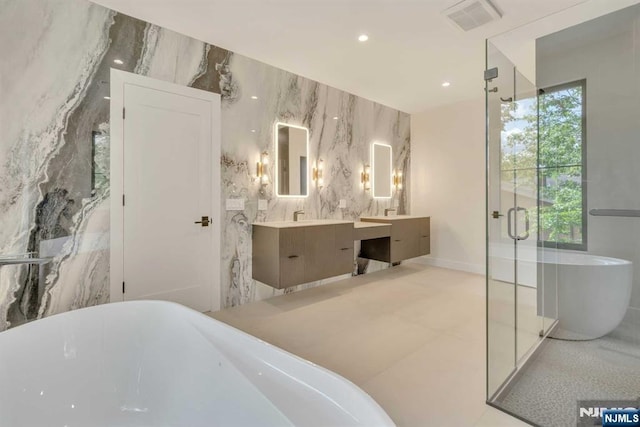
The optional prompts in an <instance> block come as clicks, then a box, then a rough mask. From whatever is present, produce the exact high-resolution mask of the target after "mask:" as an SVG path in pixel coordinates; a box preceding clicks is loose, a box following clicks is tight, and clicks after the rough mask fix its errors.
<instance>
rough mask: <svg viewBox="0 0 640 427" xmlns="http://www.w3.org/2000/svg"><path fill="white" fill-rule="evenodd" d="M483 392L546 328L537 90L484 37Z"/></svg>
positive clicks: (495, 387) (495, 385) (494, 387)
mask: <svg viewBox="0 0 640 427" xmlns="http://www.w3.org/2000/svg"><path fill="white" fill-rule="evenodd" d="M487 70H488V72H487V75H486V76H485V78H486V81H487V84H486V107H487V110H486V112H487V125H486V126H487V128H486V129H487V135H486V136H487V153H486V154H487V210H488V216H487V398H488V400H489V401H491V400H492V399H491V398H492V396H494V395H495V394H496V393H497V392H499V391H500V389H501V387H502V385H504V384H505V382H506V381H507V380H508V379H509V378H510V377H511V376H512V374H513V373H514V372H515V371H516V369H517V367H518V364H519V363H520V362H521V361H522V360H523V358H525V357H526V356H527V355H528V354H529V352H530V351H531V349H532V348H534V347H535V345H536V344H537V343H538V342H539V339H540V332H541V331H542V330H543V329H544V325H543V319H542V317H541V316H540V315H539V313H538V312H539V310H538V302H537V294H538V291H539V290H542V288H543V281H542V280H541V275H540V274H539V271H540V270H539V265H540V264H539V263H538V258H539V256H540V255H539V252H540V250H541V249H539V248H538V232H537V229H538V228H537V213H538V208H539V195H538V174H539V168H538V132H537V130H538V120H537V117H538V114H537V113H538V106H537V99H538V98H537V91H536V87H535V85H534V84H532V83H531V82H529V81H528V80H527V79H526V78H525V77H524V76H523V75H522V74H521V73H520V72H519V71H518V70H517V69H516V67H515V66H514V64H513V63H512V62H511V61H510V60H509V59H508V58H507V57H506V56H505V55H503V54H502V53H501V52H500V51H499V50H498V49H497V48H496V47H495V46H493V45H491V44H490V43H488V44H487Z"/></svg>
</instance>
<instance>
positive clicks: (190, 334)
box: [0, 301, 393, 427]
mask: <svg viewBox="0 0 640 427" xmlns="http://www.w3.org/2000/svg"><path fill="white" fill-rule="evenodd" d="M87 313H88V316H87ZM123 313H124V315H123ZM120 316H123V317H124V319H119V317H120ZM89 317H90V318H91V319H89ZM70 325H71V326H70ZM136 326H137V327H136ZM65 328H66V329H65ZM69 328H72V329H73V328H76V329H75V330H73V331H69ZM49 329H51V330H49ZM123 330H126V331H129V330H131V332H130V333H129V335H127V336H125V337H123V340H122V342H120V341H118V338H119V337H120V335H119V334H120V333H121V331H123ZM87 331H89V333H91V334H92V335H91V336H90V337H89V338H88V339H86V340H84V341H83V339H84V338H86V336H85V335H86V334H87ZM176 331H177V332H179V333H182V335H186V337H185V336H177V335H176V336H174V335H172V334H176ZM196 335H197V336H199V337H200V338H196ZM34 337H35V338H38V339H37V340H35V341H34V340H33V339H30V338H34ZM61 337H64V340H63V341H61ZM139 338H141V340H140V339H139ZM109 340H111V341H112V342H118V343H120V344H123V343H124V345H121V346H116V347H117V348H114V347H109V346H108V345H103V347H101V348H100V349H95V348H93V349H91V348H90V347H89V345H90V344H91V342H93V343H94V344H95V343H96V342H98V343H103V342H104V341H107V342H108V341H109ZM113 340H115V341H113ZM141 341H142V342H141ZM174 341H175V345H174V346H175V347H176V348H177V349H178V350H176V351H177V353H176V354H178V356H182V357H183V358H184V356H185V355H187V356H189V357H187V359H186V360H188V361H189V363H186V364H184V363H182V362H180V358H179V357H175V355H173V357H174V358H176V360H178V363H177V364H176V366H174V365H170V368H169V369H165V366H167V365H166V363H167V361H172V360H171V359H172V354H173V353H174V351H173V350H172V349H171V345H173V343H174ZM87 342H89V344H87ZM158 342H160V344H158ZM163 342H164V344H163ZM52 343H53V345H52ZM167 343H169V346H167ZM185 343H186V347H184V346H183V345H185ZM190 343H195V345H196V347H197V348H198V352H197V353H189V351H188V348H187V347H188V346H189V345H190ZM13 344H19V345H20V346H21V347H28V348H15V347H16V346H14V345H13ZM49 345H52V347H54V348H52V349H50V350H51V354H42V355H41V357H40V359H42V362H43V363H42V364H43V365H46V368H43V367H42V366H38V364H33V366H34V367H33V368H32V369H31V371H28V372H27V373H28V375H24V376H21V375H18V376H16V375H12V373H14V374H15V371H14V370H13V368H12V369H9V368H8V367H7V366H6V365H5V366H0V381H1V382H2V383H4V384H7V383H8V384H9V385H11V381H9V382H7V379H9V380H11V379H12V378H13V379H14V382H20V381H21V380H24V384H23V385H24V386H25V387H24V389H25V390H26V389H29V390H32V391H33V389H35V388H37V389H38V390H40V389H41V386H42V390H46V391H47V398H49V399H51V396H53V398H55V397H65V393H67V394H69V396H71V395H73V396H75V397H73V399H80V400H82V399H84V401H83V402H82V403H81V405H79V406H78V407H77V408H76V410H75V411H76V412H77V411H78V408H82V405H84V407H85V410H86V407H87V406H88V404H95V406H96V408H94V409H95V410H94V411H93V412H94V413H97V414H98V413H103V412H104V413H106V414H107V415H106V416H105V417H106V418H104V419H93V418H86V417H85V418H84V419H82V420H81V421H80V422H78V421H77V419H76V420H75V422H74V421H73V420H71V421H69V420H68V419H67V418H65V417H66V415H65V416H62V415H60V414H58V413H57V412H56V410H58V409H59V408H58V407H57V406H55V407H53V410H48V411H47V410H46V408H39V411H38V410H36V411H33V410H31V411H28V410H27V411H24V410H23V411H22V414H24V413H25V412H27V413H31V415H34V416H35V415H37V414H34V412H43V413H45V414H47V416H46V418H43V419H42V420H41V421H34V420H33V419H32V418H29V416H27V417H26V419H23V418H21V416H22V414H17V413H12V402H11V400H13V398H16V397H17V396H16V395H15V394H16V393H18V391H17V390H18V388H20V387H22V385H20V387H18V386H19V384H14V387H11V388H12V389H13V390H14V391H16V393H13V394H8V393H7V390H6V389H5V390H4V391H0V413H2V418H3V419H5V420H6V421H7V422H9V424H8V425H11V426H12V427H13V426H29V427H32V426H36V425H49V424H52V423H53V424H58V423H62V424H60V425H64V424H69V425H83V424H84V425H87V423H89V424H90V425H97V426H103V425H104V426H107V425H123V424H126V425H135V426H137V425H145V426H147V425H151V426H152V425H176V426H177V425H192V426H200V425H203V426H204V425H210V424H211V422H220V420H219V419H218V420H211V419H207V422H204V421H203V419H201V418H198V419H188V420H187V421H184V419H185V418H184V417H185V416H187V417H188V416H189V415H190V413H189V412H184V410H183V409H182V407H180V406H179V404H178V403H174V400H175V401H178V402H183V403H185V404H186V405H187V406H189V405H193V404H194V402H195V404H198V403H200V404H202V405H201V406H202V407H204V408H205V409H206V410H208V411H211V410H213V409H211V408H210V406H212V405H215V404H218V405H219V406H220V405H222V404H223V403H218V402H215V401H212V400H211V399H212V398H213V397H215V396H222V397H223V398H227V400H229V399H231V397H228V396H227V394H218V395H216V394H215V392H218V393H220V392H221V390H222V391H223V392H224V391H225V389H224V387H226V384H231V385H232V387H230V388H231V389H234V388H235V389H236V390H232V391H235V392H236V394H235V396H240V395H241V396H245V392H242V393H240V394H238V390H237V388H238V387H240V386H238V387H236V380H237V383H238V384H240V385H241V386H242V387H245V386H247V385H248V387H249V388H248V389H242V390H246V392H247V393H248V394H247V398H246V399H244V398H243V399H236V400H235V401H232V402H227V405H228V406H230V407H231V408H229V407H222V410H221V411H222V412H225V411H226V412H229V411H232V410H233V409H234V408H233V407H234V405H235V406H238V407H239V406H242V405H247V404H248V406H246V408H245V409H244V411H245V412H247V409H250V411H249V415H247V419H249V418H250V415H251V411H254V409H255V408H254V407H253V406H251V405H252V404H253V403H255V402H256V399H253V397H256V398H257V400H258V403H260V402H262V404H260V405H261V406H260V405H259V407H258V408H257V410H256V413H258V412H259V410H262V411H263V413H264V410H267V415H268V413H269V412H271V413H272V415H274V413H273V411H271V410H269V408H270V407H271V406H270V405H269V404H271V405H272V406H273V407H274V408H275V409H277V412H278V413H281V414H282V416H283V417H284V419H286V420H289V421H288V422H284V419H282V418H278V416H277V414H275V415H274V416H273V417H271V416H267V417H266V418H265V422H262V423H261V425H287V424H291V425H330V424H332V423H334V424H341V425H380V426H392V425H393V422H392V421H391V419H390V418H389V417H388V415H387V414H386V413H385V412H384V411H383V410H382V408H380V406H379V405H378V404H377V403H376V402H375V401H374V400H373V399H372V398H371V397H370V396H369V395H368V394H366V393H365V392H364V391H362V390H361V389H360V388H358V387H357V386H356V385H355V384H353V383H351V382H350V381H348V380H347V379H345V378H343V377H341V376H339V375H337V374H335V373H333V372H331V371H329V370H327V369H325V368H322V367H320V366H317V365H316V364H314V363H312V362H309V361H306V360H304V359H302V358H300V357H298V356H296V355H293V354H290V353H287V352H286V351H284V350H282V349H280V348H278V347H275V346H273V345H271V344H269V343H266V342H264V341H262V340H260V339H259V338H256V337H254V336H251V335H249V334H247V333H245V332H242V331H240V330H238V329H236V328H233V327H232V326H229V325H227V324H225V323H223V322H220V321H218V320H216V319H213V318H211V317H209V316H207V315H205V314H202V313H198V312H196V311H193V310H191V309H189V308H187V307H184V306H181V305H179V304H175V303H171V302H164V301H132V302H123V303H113V304H104V305H99V306H95V307H89V308H83V309H79V310H75V311H71V312H65V313H61V314H58V315H54V316H51V317H49V318H45V319H43V320H39V321H35V322H31V323H28V324H25V325H21V326H18V327H16V328H13V329H10V330H8V331H5V332H2V333H0V362H12V363H13V364H14V365H15V364H19V363H21V361H24V363H30V362H33V360H40V359H38V354H35V355H34V354H33V353H35V352H36V351H41V350H42V349H43V348H46V347H47V346H49ZM158 345H160V347H158ZM163 346H164V347H163ZM198 346H199V347H198ZM3 347H4V348H3ZM104 349H107V350H110V349H113V351H107V353H109V354H108V355H105V354H104ZM158 349H161V350H164V351H167V352H168V353H169V356H166V355H165V354H164V351H158ZM203 349H204V350H203ZM136 351H137V352H138V357H139V355H140V354H143V355H146V356H149V355H151V356H152V357H150V358H149V360H147V362H148V363H147V365H144V363H142V364H141V365H140V363H141V361H140V360H142V359H140V360H138V359H136V354H135V352H136ZM21 352H22V353H24V355H26V357H24V358H21V357H20V356H21V354H20V353H21ZM92 352H93V354H91V353H92ZM67 353H68V354H67ZM88 353H89V354H90V355H91V357H95V359H97V362H94V363H95V364H96V366H99V367H100V369H101V370H104V369H105V366H107V367H108V366H110V365H113V366H122V367H123V369H124V370H125V372H108V374H109V375H103V376H99V375H98V374H96V371H98V370H97V369H95V367H96V366H92V365H91V364H90V362H92V361H93V359H91V357H88V356H87V354H88ZM209 353H211V354H209ZM69 355H70V357H67V356H69ZM156 355H158V356H157V357H156ZM76 356H77V359H78V360H77V361H76V360H74V359H75V358H76ZM83 356H84V360H83V359H82V357H83ZM165 356H166V357H165ZM192 356H193V357H192ZM102 358H104V359H107V360H106V363H105V361H104V360H102ZM191 358H195V361H194V362H193V363H190V362H191ZM198 358H200V359H202V358H205V359H204V360H205V364H206V363H209V364H210V366H208V365H207V366H204V368H203V369H204V371H202V372H204V373H205V374H207V373H208V371H211V372H213V371H216V372H219V374H216V375H219V376H217V377H214V378H213V379H214V381H213V383H211V382H210V383H203V384H200V382H201V381H200V377H199V376H198V375H199V374H198V375H196V376H193V374H194V372H199V371H198V369H200V368H202V364H200V365H199V364H198V362H199V360H198ZM111 359H117V360H116V362H114V361H113V360H111ZM129 359H131V360H129ZM218 360H219V361H220V363H222V364H221V365H220V366H221V368H220V369H218V367H217V365H216V366H214V363H213V362H214V361H218ZM88 361H89V365H88V364H87V363H88ZM123 361H124V362H123ZM76 362H78V366H77V369H72V370H71V371H68V369H69V367H70V365H71V367H73V363H76ZM200 362H201V360H200ZM61 363H62V364H61ZM118 363H121V365H118ZM136 363H137V364H138V365H136ZM163 364H164V365H163ZM58 365H60V366H58ZM223 366H224V367H223ZM56 367H58V368H61V369H58V371H60V372H67V374H68V377H60V376H62V375H63V374H62V373H61V374H59V375H56V372H52V371H55V370H56ZM136 367H137V368H139V371H140V372H142V373H143V374H145V370H146V375H147V377H146V378H147V381H148V379H149V378H151V379H157V378H156V377H154V376H153V375H150V374H149V373H154V374H155V375H156V376H158V372H160V373H161V374H160V377H162V376H164V375H165V374H164V372H165V371H166V372H167V374H166V376H167V378H169V379H170V380H171V379H173V380H176V379H177V380H178V382H176V383H175V384H178V385H180V384H184V379H185V378H190V379H191V380H193V379H195V380H196V384H189V385H188V387H187V388H184V389H180V388H179V387H178V388H177V389H176V391H175V392H173V391H172V390H168V389H172V388H173V386H174V385H175V384H174V383H172V382H171V381H169V382H168V383H167V384H169V385H170V386H169V387H168V388H167V389H164V390H163V388H162V387H155V388H150V387H148V388H147V389H146V390H147V392H149V391H150V394H154V395H155V394H157V393H160V394H159V396H160V398H161V399H165V400H166V399H169V400H168V401H167V404H168V405H169V408H166V407H165V406H167V404H163V405H160V404H157V403H158V402H152V403H153V404H152V405H150V408H151V409H150V410H149V411H147V412H148V413H145V412H144V411H140V412H139V413H136V414H133V415H131V414H124V415H123V414H122V413H120V412H123V411H124V409H123V408H134V409H138V408H142V409H145V410H146V409H148V408H147V407H145V406H144V405H138V404H137V403H136V402H134V404H132V405H128V406H127V405H120V406H118V407H119V408H120V410H115V409H114V408H116V404H115V403H114V402H118V401H119V400H118V399H120V397H121V396H120V395H115V396H114V395H113V393H111V394H109V395H108V396H106V397H107V398H111V400H105V401H104V402H103V401H101V400H100V401H99V402H97V403H96V402H94V401H93V400H90V399H89V398H88V397H87V396H86V395H88V394H92V393H93V394H94V395H97V396H102V395H104V394H105V393H104V390H102V389H100V390H98V391H96V389H97V388H98V387H100V386H104V384H102V383H101V382H100V381H103V382H104V381H105V378H107V385H108V384H111V383H113V384H116V385H117V387H116V389H119V390H124V391H126V390H127V389H128V388H131V387H132V384H133V385H135V384H134V381H132V378H131V376H126V375H125V374H126V373H128V372H129V370H131V369H133V368H136ZM222 367H223V368H222ZM14 368H15V369H20V367H14ZM22 368H24V366H23V367H22ZM49 368H53V369H49ZM65 369H67V371H65ZM194 369H195V371H194ZM201 370H202V369H201ZM136 372H138V371H136ZM238 373H239V375H238ZM41 374H42V375H41ZM92 375H93V376H92ZM211 375H213V374H210V376H211ZM234 375H235V376H234ZM94 377H95V378H94ZM112 378H116V379H117V378H120V379H121V383H118V382H117V380H116V379H112ZM144 378H145V377H144V375H143V379H144ZM52 379H53V380H52ZM96 379H97V381H96V385H93V382H92V381H93V380H96ZM122 379H124V383H122ZM230 379H231V380H230ZM31 380H33V381H35V383H33V381H32V383H29V381H31ZM158 380H163V378H159V379H158ZM181 380H182V382H180V381H181ZM38 381H39V382H38ZM51 381H54V382H56V381H57V382H58V384H57V386H58V387H59V388H60V390H57V389H56V384H54V385H53V386H52V385H51ZM73 381H80V383H78V384H75V385H74V384H72V385H71V386H67V383H68V382H73ZM82 381H84V382H85V383H91V384H92V385H91V387H93V389H88V390H84V389H82V387H83V386H85V385H86V384H83V383H82ZM203 381H204V380H203ZM41 383H42V384H41ZM208 384H209V385H208ZM242 384H244V385H242ZM45 386H46V387H45ZM209 386H212V387H213V388H216V387H217V391H216V390H211V392H209V391H207V390H210V389H209V388H206V387H209ZM74 387H75V388H77V390H75V389H74ZM203 387H204V388H203ZM269 387H271V388H269ZM199 388H202V390H205V392H204V393H200V394H196V395H194V394H193V393H195V391H194V390H197V389H199ZM242 390H240V391H242ZM52 391H53V392H54V393H51V392H52ZM283 391H284V392H283ZM100 393H102V395H101V394H100ZM163 393H164V394H163ZM107 394H108V393H107ZM233 395H234V394H233V393H230V396H233ZM141 396H142V397H141V398H140V399H139V400H141V401H143V400H144V398H145V395H144V392H143V393H142V395H141ZM102 397H104V396H102ZM70 398H71V397H70ZM113 398H115V400H114V399H113ZM125 398H128V399H131V395H128V396H125V397H122V399H125ZM20 399H22V397H20V398H19V399H18V400H15V401H14V402H13V403H15V402H18V403H20V401H21V400H20ZM38 399H40V400H42V398H41V397H39V396H36V397H35V399H34V400H33V402H29V401H26V402H23V403H25V404H26V405H27V407H31V406H30V403H33V405H35V406H34V408H37V407H38V406H37V405H39V404H40V403H41V402H40V400H38ZM87 399H89V400H87ZM207 399H209V400H207ZM125 400H126V399H125ZM134 400H135V399H134ZM203 402H204V403H203ZM265 402H267V403H266V404H265ZM101 405H103V406H101ZM108 405H110V406H108ZM154 405H155V406H154ZM172 405H174V406H176V408H172V407H171V406H172ZM305 405H306V406H305ZM65 408H66V409H65V410H66V412H65V414H71V413H73V414H74V415H75V413H76V412H73V411H71V412H70V409H69V407H68V406H66V407H65ZM332 408H333V409H332ZM23 409H24V408H23ZM15 411H17V409H16V410H15ZM15 411H14V412H15ZM153 411H156V413H155V416H156V417H157V416H158V414H159V413H163V411H165V412H166V411H168V412H169V413H170V414H169V415H171V416H176V417H177V418H176V419H178V418H180V417H182V418H180V419H182V421H180V422H174V423H173V424H171V423H170V422H169V423H167V422H164V421H163V422H162V423H160V424H158V423H152V422H148V421H145V422H142V421H144V420H142V418H144V417H145V416H150V415H149V413H152V412H153ZM181 411H182V412H181ZM318 411H320V412H318ZM58 412H60V413H62V412H61V411H58ZM132 412H135V411H132ZM245 412H242V411H240V414H241V415H242V414H244V413H245ZM176 414H177V415H176ZM216 414H218V413H216ZM129 415H131V416H133V417H137V418H136V419H138V421H139V422H141V423H137V422H132V421H131V420H130V419H128V418H123V417H126V416H129ZM151 415H153V414H151ZM12 416H15V417H12ZM89 416H91V417H92V416H93V415H92V414H89ZM56 417H57V418H56ZM174 418H175V417H174ZM278 419H280V422H278V421H277V420H278ZM12 420H17V421H16V422H14V421H12ZM260 420H262V419H260ZM321 420H325V421H324V423H323V424H321V422H322V421H321ZM327 420H333V421H327ZM245 421H246V419H245ZM185 423H186V424H185ZM236 423H237V420H236ZM236 423H234V420H233V419H225V420H224V422H223V424H225V425H236ZM252 423H255V419H254V420H253V421H252ZM0 425H3V421H2V420H0ZM244 425H247V423H246V422H245V423H244ZM249 425H251V422H250V423H249Z"/></svg>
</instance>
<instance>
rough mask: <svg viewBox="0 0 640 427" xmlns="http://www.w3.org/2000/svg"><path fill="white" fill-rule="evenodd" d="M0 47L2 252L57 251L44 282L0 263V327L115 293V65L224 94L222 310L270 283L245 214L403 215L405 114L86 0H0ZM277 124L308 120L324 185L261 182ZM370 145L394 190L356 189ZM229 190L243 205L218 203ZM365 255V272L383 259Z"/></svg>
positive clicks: (264, 291) (252, 218)
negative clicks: (375, 145)
mask: <svg viewBox="0 0 640 427" xmlns="http://www.w3.org/2000/svg"><path fill="white" fill-rule="evenodd" d="M0 54H1V55H2V58H3V60H2V61H1V62H0V93H2V98H1V99H0V223H1V226H0V255H7V254H18V253H25V252H35V253H36V254H38V255H40V256H47V257H52V260H51V262H50V263H48V264H47V265H45V267H44V280H42V279H41V278H39V271H38V268H37V267H33V268H31V269H30V270H29V269H28V268H27V267H26V266H21V267H16V266H4V267H1V268H0V330H3V329H6V328H8V327H11V326H16V325H19V324H21V323H24V322H25V321H28V320H32V319H36V318H40V317H43V316H47V315H51V314H55V313H59V312H63V311H67V310H72V309H76V308H80V307H85V306H90V305H95V304H101V303H105V302H108V301H109V179H108V169H109V168H108V164H109V158H108V153H109V150H108V144H109V100H108V99H105V97H106V96H108V95H109V72H110V68H111V67H117V68H120V69H123V70H127V71H130V72H135V73H138V74H142V75H145V76H149V77H152V78H157V79H161V80H165V81H170V82H174V83H178V84H182V85H187V86H192V87H195V88H199V89H203V90H208V91H212V92H216V93H220V94H221V95H222V157H221V159H220V165H221V174H222V186H223V188H222V200H220V213H221V215H222V218H224V222H223V225H222V230H223V235H222V264H221V272H220V281H221V294H222V304H223V306H234V305H239V304H244V303H247V302H250V301H254V300H257V299H263V298H266V297H269V296H272V295H274V294H275V293H276V291H275V290H273V289H272V288H270V287H268V286H266V285H262V284H259V283H256V282H255V281H253V280H252V279H251V224H252V223H254V222H257V221H271V220H283V219H287V218H290V217H291V215H292V212H293V211H294V210H297V209H304V210H305V211H306V212H307V216H308V217H311V218H341V219H342V218H344V219H350V220H355V219H357V218H358V217H359V216H360V215H373V214H379V213H381V212H382V211H383V210H384V208H387V207H390V206H391V205H392V204H394V203H397V204H398V210H399V212H400V213H402V212H408V211H409V200H408V197H407V195H408V194H409V185H410V183H409V182H408V177H409V176H410V173H409V172H410V171H409V153H410V135H409V120H410V119H409V115H408V114H406V113H403V112H400V111H397V110H393V109H391V108H388V107H385V106H382V105H379V104H376V103H374V102H371V101H368V100H366V99H362V98H359V97H356V96H354V95H351V94H348V93H345V92H342V91H339V90H337V89H334V88H331V87H328V86H326V85H323V84H320V83H317V82H315V81H311V80H308V79H305V78H303V77H300V76H297V75H294V74H291V73H288V72H286V71H283V70H280V69H277V68H274V67H271V66H269V65H266V64H263V63H261V62H258V61H255V60H252V59H250V58H246V57H243V56H241V55H237V54H234V53H232V52H230V51H227V50H225V49H222V48H219V47H216V46H213V45H209V44H207V43H204V42H201V41H198V40H194V39H192V38H189V37H186V36H184V35H180V34H177V33H175V32H172V31H169V30H166V29H163V28H161V27H158V26H155V25H151V24H148V23H145V22H143V21H140V20H137V19H134V18H131V17H128V16H126V15H122V14H119V13H116V12H114V11H111V10H109V9H106V8H104V7H102V6H98V5H95V4H92V3H89V2H88V1H86V0H21V1H19V2H18V1H12V0H0ZM114 59H120V60H122V61H123V64H122V65H117V64H114V62H113V61H114ZM390 84H391V83H390ZM252 96H257V97H258V99H257V100H255V99H252V98H251V97H252ZM334 117H337V119H334ZM276 121H283V122H288V123H291V124H296V125H302V126H305V127H307V128H309V131H310V132H309V134H310V159H309V160H310V161H311V162H313V161H315V160H316V159H318V158H322V159H323V160H324V165H325V178H324V183H325V185H324V187H323V188H321V189H318V188H316V187H315V186H314V185H311V187H310V195H309V197H307V198H305V199H281V198H280V199H279V198H277V197H276V196H275V192H274V191H273V188H272V187H271V186H267V187H266V188H264V189H262V188H261V187H260V186H259V185H258V184H257V183H256V182H255V179H254V175H255V162H256V161H257V160H258V158H259V153H260V152H262V151H265V150H266V151H268V152H270V153H271V154H272V158H273V156H274V154H275V152H274V144H273V136H272V135H273V124H274V123H275V122H276ZM374 141H383V142H385V143H388V144H390V145H392V147H393V150H394V151H393V153H394V163H395V165H394V166H395V167H396V168H398V169H400V170H402V171H403V176H404V177H405V178H404V185H403V188H402V190H399V191H397V192H395V193H394V196H393V199H392V200H378V199H373V198H372V197H371V194H369V193H368V192H365V191H363V190H362V188H361V187H360V182H359V174H360V171H361V169H362V166H363V164H364V163H368V161H369V147H370V144H371V143H372V142H374ZM271 167H273V166H271ZM272 172H273V171H272V170H270V175H272ZM236 197H240V198H244V199H245V201H246V208H245V210H244V211H229V212H227V211H225V210H224V209H223V208H222V207H223V206H224V203H223V202H224V200H225V199H227V198H236ZM260 198H262V199H266V200H267V201H268V209H267V210H266V211H258V209H257V204H258V199H260ZM340 199H346V200H347V208H346V209H339V208H338V201H339V200H340ZM360 261H361V262H360V264H361V265H360V266H359V267H358V270H359V271H360V272H366V271H371V270H375V269H380V268H385V267H386V265H384V264H381V263H377V262H371V263H367V262H366V261H363V260H360ZM315 285H318V283H312V284H308V285H304V287H307V286H315ZM290 291H295V289H291V290H290Z"/></svg>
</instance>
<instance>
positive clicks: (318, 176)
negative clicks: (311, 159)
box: [312, 159, 324, 188]
mask: <svg viewBox="0 0 640 427" xmlns="http://www.w3.org/2000/svg"><path fill="white" fill-rule="evenodd" d="M323 175H324V161H323V160H322V159H319V160H318V161H317V162H316V165H315V167H314V168H313V174H312V179H313V180H314V181H315V183H316V187H318V188H322V187H324V177H323Z"/></svg>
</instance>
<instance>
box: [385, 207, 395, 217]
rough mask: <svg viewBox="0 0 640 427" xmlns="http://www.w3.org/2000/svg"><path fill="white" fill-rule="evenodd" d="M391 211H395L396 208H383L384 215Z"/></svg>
mask: <svg viewBox="0 0 640 427" xmlns="http://www.w3.org/2000/svg"><path fill="white" fill-rule="evenodd" d="M392 211H393V212H395V211H396V209H394V208H387V209H385V210H384V216H389V212H392Z"/></svg>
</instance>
